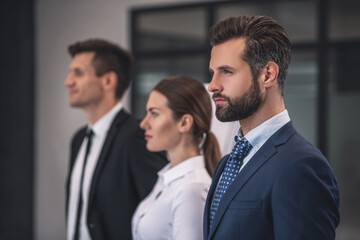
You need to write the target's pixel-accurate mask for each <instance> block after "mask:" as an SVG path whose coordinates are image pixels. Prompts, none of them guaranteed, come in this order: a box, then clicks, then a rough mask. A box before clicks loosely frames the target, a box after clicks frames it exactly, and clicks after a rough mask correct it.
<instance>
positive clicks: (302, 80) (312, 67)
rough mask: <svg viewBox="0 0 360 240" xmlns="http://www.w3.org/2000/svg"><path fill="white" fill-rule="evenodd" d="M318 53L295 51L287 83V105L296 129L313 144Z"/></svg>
mask: <svg viewBox="0 0 360 240" xmlns="http://www.w3.org/2000/svg"><path fill="white" fill-rule="evenodd" d="M317 77H318V68H317V54H316V51H315V50H314V51H311V50H307V51H304V50H301V51H293V52H292V59H291V64H290V68H289V73H288V78H287V82H286V85H285V94H284V95H285V106H286V109H287V110H288V111H289V115H290V118H291V119H292V121H293V122H294V125H295V127H296V129H297V130H298V131H299V132H300V133H301V134H302V135H303V136H304V137H305V138H306V139H307V140H308V141H309V142H311V143H312V144H314V145H316V143H317V138H316V133H317V128H316V126H317Z"/></svg>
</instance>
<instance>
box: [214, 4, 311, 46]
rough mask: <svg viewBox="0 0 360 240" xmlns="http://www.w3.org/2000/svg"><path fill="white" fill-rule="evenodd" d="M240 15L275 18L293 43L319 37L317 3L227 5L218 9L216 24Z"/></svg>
mask: <svg viewBox="0 0 360 240" xmlns="http://www.w3.org/2000/svg"><path fill="white" fill-rule="evenodd" d="M240 15H246V16H253V15H266V16H270V17H273V18H274V19H275V20H276V21H278V22H279V23H280V24H281V25H283V26H284V28H285V30H286V32H287V33H288V35H289V37H290V39H291V41H292V42H293V43H295V42H300V41H302V42H304V41H305V42H308V41H315V40H316V37H317V34H316V30H317V17H316V3H315V1H314V2H286V3H285V2H281V3H275V2H269V3H256V4H254V3H241V4H240V3H234V4H227V5H224V6H221V7H219V8H218V11H217V13H216V22H218V21H220V20H222V19H225V18H227V17H231V16H240Z"/></svg>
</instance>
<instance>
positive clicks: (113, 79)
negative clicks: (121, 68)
mask: <svg viewBox="0 0 360 240" xmlns="http://www.w3.org/2000/svg"><path fill="white" fill-rule="evenodd" d="M101 78H102V85H103V88H104V89H105V90H115V89H116V85H117V81H118V77H117V74H116V73H115V72H114V71H110V72H107V73H105V74H104V75H103V76H102V77H101Z"/></svg>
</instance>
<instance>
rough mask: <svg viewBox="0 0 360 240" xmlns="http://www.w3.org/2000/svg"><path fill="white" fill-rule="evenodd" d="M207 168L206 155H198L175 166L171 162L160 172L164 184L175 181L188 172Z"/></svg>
mask: <svg viewBox="0 0 360 240" xmlns="http://www.w3.org/2000/svg"><path fill="white" fill-rule="evenodd" d="M202 168H205V160H204V156H202V155H200V156H196V157H192V158H189V159H187V160H185V161H183V162H181V163H179V164H177V165H176V166H174V167H171V165H170V163H169V164H167V165H166V166H165V167H164V168H163V169H161V170H160V171H159V172H158V176H159V178H162V179H163V182H164V185H167V184H169V183H171V182H172V181H175V180H176V179H178V178H181V177H183V176H185V175H186V174H188V173H189V172H192V171H195V170H198V169H202Z"/></svg>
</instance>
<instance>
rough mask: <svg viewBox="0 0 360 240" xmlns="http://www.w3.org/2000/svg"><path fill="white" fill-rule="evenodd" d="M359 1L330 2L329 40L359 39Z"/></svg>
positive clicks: (333, 0)
mask: <svg viewBox="0 0 360 240" xmlns="http://www.w3.org/2000/svg"><path fill="white" fill-rule="evenodd" d="M359 13H360V1H354V0H342V1H338V0H332V1H331V4H330V13H329V18H330V19H329V35H330V39H332V40H334V39H336V40H344V39H354V38H357V39H359V38H360V28H359V25H360V14H359Z"/></svg>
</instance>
